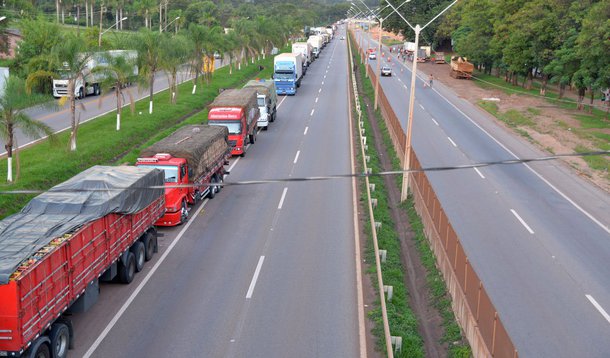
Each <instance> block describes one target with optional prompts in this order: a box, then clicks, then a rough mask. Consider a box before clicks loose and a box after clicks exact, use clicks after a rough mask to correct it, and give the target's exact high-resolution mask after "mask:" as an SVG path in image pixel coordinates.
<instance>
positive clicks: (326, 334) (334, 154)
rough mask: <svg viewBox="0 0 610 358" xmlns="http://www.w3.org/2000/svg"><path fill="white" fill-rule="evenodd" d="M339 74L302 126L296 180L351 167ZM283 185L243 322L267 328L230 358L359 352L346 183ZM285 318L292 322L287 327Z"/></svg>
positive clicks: (249, 334) (237, 347) (241, 344)
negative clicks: (288, 352) (282, 198)
mask: <svg viewBox="0 0 610 358" xmlns="http://www.w3.org/2000/svg"><path fill="white" fill-rule="evenodd" d="M329 62H330V61H329ZM344 71H345V70H343V72H342V73H343V76H337V77H339V78H337V80H336V81H334V79H331V80H330V81H328V82H327V83H329V87H330V86H332V84H339V83H343V85H342V86H339V85H337V87H343V88H342V90H339V91H334V90H333V88H329V91H328V94H327V95H326V96H324V97H323V99H324V102H322V101H320V102H318V105H319V114H317V115H314V116H312V118H311V120H310V121H309V122H308V123H307V124H308V126H309V128H311V129H310V132H308V133H307V134H306V135H305V137H306V139H305V141H304V143H303V146H302V147H301V148H302V149H301V156H300V157H298V160H296V161H295V171H294V173H295V176H297V177H301V176H308V175H312V174H313V175H325V174H329V173H336V172H337V171H338V172H341V173H345V172H349V171H350V170H351V168H350V165H349V155H346V152H347V153H348V152H349V133H350V132H349V125H348V122H347V115H346V114H347V108H348V106H347V97H346V90H347V88H346V87H347V82H346V76H345V74H344ZM340 77H342V78H340ZM323 89H324V90H323V92H322V93H324V91H325V90H326V89H327V88H326V86H325V87H323ZM329 148H333V149H334V150H333V151H331V152H329V151H328V149H329ZM320 158H325V160H320ZM286 188H287V195H286V196H285V201H284V202H283V205H282V208H281V211H282V214H281V220H279V221H278V224H277V226H276V227H275V228H274V232H275V233H276V234H277V237H275V239H274V243H273V244H272V245H270V252H269V255H268V256H265V259H264V265H263V266H262V267H263V269H262V270H261V271H260V276H258V280H257V281H256V287H255V289H254V291H253V296H252V300H251V301H252V303H251V310H250V312H251V314H249V315H248V317H247V321H246V325H247V326H249V325H252V326H257V327H268V329H267V334H266V335H265V337H263V338H262V339H263V340H264V342H262V343H258V340H260V339H261V337H260V336H258V335H256V334H254V333H253V331H246V332H244V335H243V336H242V340H241V341H238V342H235V343H236V344H235V345H232V347H234V350H232V351H230V352H231V354H230V356H245V355H247V356H252V357H267V356H271V357H273V356H283V355H284V353H283V352H284V350H285V342H286V341H287V340H288V341H290V342H291V352H293V353H292V354H293V355H295V354H296V356H299V357H301V356H302V357H310V356H320V355H322V356H328V357H335V356H357V355H358V350H357V343H358V342H357V341H356V337H357V331H355V328H356V327H357V321H356V317H357V307H356V300H355V293H356V289H355V276H354V272H355V267H354V266H355V262H354V260H353V255H352V254H351V253H352V252H354V247H353V245H354V241H353V239H352V238H353V235H354V233H353V225H352V226H346V225H342V224H341V223H345V222H352V223H353V217H351V213H352V209H353V208H352V207H351V181H350V180H347V179H346V180H332V181H324V182H307V183H294V184H293V183H291V184H288V185H287V186H286ZM329 198H332V199H330V200H329ZM303 203H317V207H314V208H312V206H313V205H303ZM312 209H313V210H312ZM274 252H275V253H277V254H274ZM289 268H296V269H289ZM339 302H341V303H340V304H338V303H339ZM259 307H260V308H259ZM287 317H290V321H294V323H290V324H288V323H287V322H288V321H289V320H288V319H287ZM295 317H298V318H295ZM278 320H279V321H280V322H281V323H277V321H278ZM250 322H252V323H250ZM253 346H254V347H256V348H255V349H253V348H252V347H253ZM294 352H296V353H294Z"/></svg>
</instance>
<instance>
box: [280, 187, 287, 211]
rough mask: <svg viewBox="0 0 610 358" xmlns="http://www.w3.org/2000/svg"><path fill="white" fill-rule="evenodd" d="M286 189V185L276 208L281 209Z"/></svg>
mask: <svg viewBox="0 0 610 358" xmlns="http://www.w3.org/2000/svg"><path fill="white" fill-rule="evenodd" d="M287 191H288V187H284V191H283V192H282V197H281V198H280V203H279V204H278V205H277V209H278V210H280V209H282V205H284V199H286V192H287Z"/></svg>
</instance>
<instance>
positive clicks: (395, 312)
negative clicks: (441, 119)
mask: <svg viewBox="0 0 610 358" xmlns="http://www.w3.org/2000/svg"><path fill="white" fill-rule="evenodd" d="M354 61H357V59H356V58H355V59H354ZM363 67H364V66H359V68H360V74H361V78H363V79H364V78H365V76H364V68H363ZM362 87H363V93H361V96H366V97H368V98H369V99H372V98H374V97H373V96H374V89H373V86H372V85H371V82H370V81H363V86H362ZM371 102H372V101H371ZM492 104H493V103H492ZM360 105H361V108H363V109H364V108H366V107H365V104H364V101H362V99H361V104H360ZM494 105H495V104H494ZM362 115H363V117H362V120H363V121H364V126H365V129H366V133H371V131H372V130H371V127H370V123H369V120H376V121H377V123H378V126H379V129H380V131H381V133H382V136H383V145H384V146H385V147H386V148H393V144H392V141H391V138H390V133H389V130H388V128H387V126H386V125H385V122H384V121H383V119H382V116H381V112H380V110H379V109H378V110H377V111H375V118H374V119H369V118H368V116H367V114H366V111H364V110H363V112H362ZM355 118H357V117H355ZM374 143H375V142H374V138H373V137H372V136H370V135H369V136H367V144H368V145H369V151H368V152H367V155H369V156H370V159H371V160H370V162H369V166H370V167H371V168H372V169H373V172H377V171H379V170H380V169H381V168H380V164H379V159H378V154H377V153H376V152H375V150H374V149H373V150H371V149H372V148H374ZM389 155H390V156H391V161H392V167H393V169H394V170H399V169H400V161H399V159H398V157H397V155H396V153H395V151H393V150H389ZM370 182H371V183H374V184H375V187H376V189H375V192H374V193H373V194H372V195H373V196H374V197H375V198H377V201H378V205H377V208H376V209H375V219H376V221H380V222H382V227H381V229H379V230H378V240H379V246H380V248H383V249H386V250H388V257H387V262H386V263H384V264H382V269H383V279H384V284H386V285H394V293H395V298H394V300H393V301H392V302H391V303H388V305H387V310H388V316H389V317H390V330H391V332H392V335H400V336H402V337H403V351H402V353H401V355H399V356H401V357H419V356H421V355H420V354H424V353H423V342H421V337H420V336H419V334H418V332H417V327H418V323H417V320H416V318H414V316H413V312H412V310H411V309H410V307H408V301H407V300H408V291H407V288H406V287H405V286H404V280H405V278H404V269H403V267H402V264H401V261H400V256H399V255H400V251H401V247H400V243H399V241H398V235H397V234H396V232H395V231H394V226H393V225H394V223H393V221H392V219H391V217H390V214H389V210H390V209H389V207H388V201H387V194H386V190H385V182H384V180H383V178H381V177H371V178H370ZM395 183H396V185H397V186H398V188H400V187H401V185H402V176H401V175H397V176H396V180H395ZM362 185H363V186H364V184H362ZM362 190H366V188H365V187H362ZM361 200H366V198H365V197H363V198H361ZM409 219H410V223H411V226H412V229H414V230H415V229H417V228H418V227H419V228H420V229H419V232H417V231H416V234H418V233H419V235H421V237H422V238H423V240H418V241H417V243H418V248H419V249H420V256H421V257H422V261H424V265H425V266H426V270H427V272H428V276H427V284H428V287H429V288H430V290H431V292H432V293H433V295H434V298H433V299H434V304H435V305H436V307H437V308H439V310H440V311H441V315H442V317H443V326H444V328H445V332H444V336H443V338H442V341H443V342H448V343H449V352H448V355H449V357H458V358H467V357H470V356H471V354H472V353H471V350H470V347H469V346H468V345H464V344H458V345H455V346H454V345H453V344H452V343H453V342H456V341H457V342H461V341H462V337H461V333H460V329H459V326H458V325H457V323H456V321H455V317H454V314H453V311H452V309H451V301H450V298H449V296H448V294H447V291H446V288H445V283H444V281H443V279H442V277H441V275H440V272H439V271H438V270H437V269H436V266H435V259H434V256H433V254H432V251H431V250H430V248H429V246H428V244H427V241H426V239H425V237H424V236H423V231H422V230H421V220H420V219H419V218H418V217H417V214H415V217H412V216H411V215H409ZM418 225H419V226H418ZM365 228H366V230H367V231H368V232H371V227H370V224H369V220H368V215H367V220H366V223H365ZM416 239H417V237H416ZM369 241H370V240H369ZM425 248H427V251H425V250H424V249H425ZM374 259H375V256H374V251H373V248H372V242H369V245H368V247H367V261H368V262H372V260H374ZM375 272H376V270H375V267H374V266H372V268H371V270H369V273H370V275H371V279H372V280H373V282H374V285H376V284H377V281H376V274H375ZM389 282H391V283H389ZM397 287H398V288H399V289H400V291H399V292H401V294H400V297H401V298H402V297H404V302H400V306H399V305H398V304H399V303H398V302H396V299H397V297H396V292H397ZM403 290H404V292H405V293H404V295H403V294H402V292H403ZM399 308H400V309H404V312H403V313H401V311H399ZM370 317H371V318H372V319H373V321H374V322H376V326H375V328H374V330H373V332H374V333H375V334H376V335H377V337H378V348H379V349H380V350H382V351H384V352H385V342H384V340H383V327H382V326H381V324H382V321H381V311H380V308H379V307H376V308H375V310H373V311H371V314H370ZM395 321H396V322H395ZM399 332H401V333H399ZM405 337H407V338H405ZM405 343H406V344H405Z"/></svg>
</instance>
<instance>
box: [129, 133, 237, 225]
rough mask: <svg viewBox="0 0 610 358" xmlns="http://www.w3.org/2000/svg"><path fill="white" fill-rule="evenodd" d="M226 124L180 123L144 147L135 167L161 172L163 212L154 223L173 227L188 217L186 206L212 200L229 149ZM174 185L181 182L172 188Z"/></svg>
mask: <svg viewBox="0 0 610 358" xmlns="http://www.w3.org/2000/svg"><path fill="white" fill-rule="evenodd" d="M228 135H229V131H228V129H227V128H226V127H219V126H216V127H213V126H208V125H189V126H184V127H182V128H180V129H178V130H176V131H175V132H174V133H172V134H171V135H169V136H168V137H166V138H164V139H162V140H160V141H158V142H157V143H155V144H153V145H152V146H150V147H148V148H146V149H144V150H143V151H142V152H141V153H140V157H139V158H138V159H137V162H136V166H138V167H145V168H156V169H159V170H162V171H163V172H164V174H165V186H166V188H165V214H164V215H163V217H161V218H160V219H159V220H157V221H156V222H155V225H157V226H175V225H179V224H183V223H185V222H186V221H187V220H188V205H194V204H196V203H197V202H199V201H200V200H203V198H205V197H208V198H210V199H213V198H214V197H215V196H216V194H217V193H218V192H220V190H221V189H222V186H220V185H216V184H219V183H220V184H222V183H223V182H224V176H225V174H227V173H226V171H225V165H227V164H228V163H229V157H230V156H231V148H230V147H229V143H228ZM176 185H184V186H183V187H176Z"/></svg>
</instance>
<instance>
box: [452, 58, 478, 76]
mask: <svg viewBox="0 0 610 358" xmlns="http://www.w3.org/2000/svg"><path fill="white" fill-rule="evenodd" d="M473 71H474V65H473V64H472V63H470V62H468V59H467V58H466V57H461V56H453V57H451V70H450V71H449V75H450V76H451V77H453V78H465V79H470V78H472V72H473Z"/></svg>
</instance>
